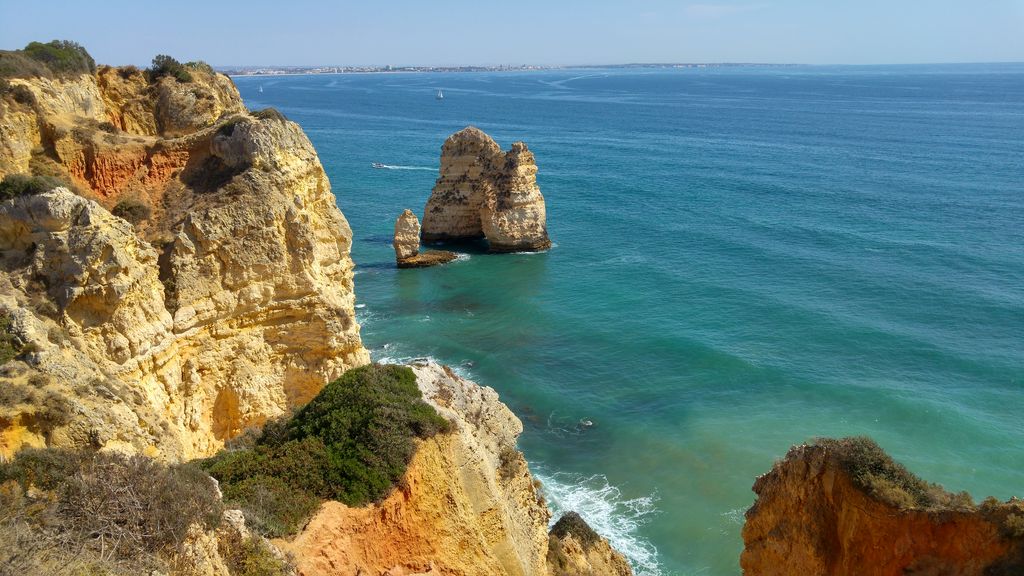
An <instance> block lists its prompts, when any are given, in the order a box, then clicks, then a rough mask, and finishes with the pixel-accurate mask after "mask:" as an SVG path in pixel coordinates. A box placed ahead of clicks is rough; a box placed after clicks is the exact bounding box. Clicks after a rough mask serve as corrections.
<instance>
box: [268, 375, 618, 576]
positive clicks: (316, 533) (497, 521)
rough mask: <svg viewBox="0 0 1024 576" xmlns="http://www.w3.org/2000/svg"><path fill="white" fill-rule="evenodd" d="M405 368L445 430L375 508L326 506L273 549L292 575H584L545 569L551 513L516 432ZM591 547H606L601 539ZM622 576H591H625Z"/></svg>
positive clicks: (422, 448)
mask: <svg viewBox="0 0 1024 576" xmlns="http://www.w3.org/2000/svg"><path fill="white" fill-rule="evenodd" d="M412 369H413V371H414V372H415V373H416V378H417V384H418V385H419V387H420V390H421V391H422V392H423V397H424V399H425V400H426V401H427V402H429V403H430V404H431V405H433V406H434V407H435V408H436V409H437V411H438V413H440V414H441V415H443V416H444V417H445V418H447V419H449V420H450V421H451V422H452V423H453V431H452V432H451V433H449V434H444V435H439V436H436V437H434V438H431V439H429V440H426V441H424V442H422V443H421V444H420V445H419V447H418V449H417V451H416V455H415V456H414V457H413V460H412V463H411V464H410V465H409V467H408V469H407V471H406V474H405V476H404V477H403V479H402V480H401V482H400V483H399V486H398V488H397V489H396V490H395V491H394V492H393V493H392V494H391V495H390V496H389V497H388V498H386V499H385V500H384V501H382V502H380V503H377V504H373V505H370V506H367V507H364V508H349V507H347V506H345V505H344V504H340V503H337V502H328V503H326V504H325V505H324V506H323V507H322V508H321V510H320V512H319V513H318V514H317V515H316V516H315V517H314V518H313V519H312V520H311V521H310V522H309V524H308V525H307V526H306V528H305V529H304V530H303V531H302V532H301V533H299V534H298V535H297V536H296V537H295V538H294V539H291V540H289V541H284V540H282V541H276V542H275V543H276V544H277V545H278V546H279V547H280V548H282V549H284V550H286V551H290V552H292V553H294V554H295V557H296V558H297V559H298V567H299V573H300V574H302V575H303V576H319V575H325V576H326V575H328V574H392V575H399V574H430V575H438V576H441V575H444V576H455V575H470V574H472V575H474V576H545V575H548V574H552V575H555V574H558V575H562V574H573V575H576V574H578V575H579V576H584V575H585V574H590V573H591V572H586V571H572V570H569V571H552V569H551V568H550V566H549V563H548V530H547V527H548V520H549V519H550V512H549V511H548V509H547V506H546V505H545V503H544V499H543V496H542V495H541V493H540V491H539V488H540V487H539V484H538V483H537V482H536V481H534V479H533V477H532V476H531V475H530V471H529V469H528V468H527V465H526V461H525V460H524V459H523V456H522V454H521V453H520V452H519V451H518V450H516V449H515V442H516V438H517V437H518V435H519V434H520V433H521V432H522V423H521V422H520V421H519V419H517V418H516V417H515V416H514V415H513V414H512V412H511V411H509V409H508V408H507V407H506V406H505V405H504V404H502V403H501V402H500V401H499V400H498V395H497V394H496V393H495V392H494V390H492V389H490V388H485V387H480V386H478V385H476V384H474V383H472V382H470V381H468V380H465V379H463V378H460V377H459V376H457V375H456V374H454V373H453V372H452V371H451V370H450V369H449V368H447V367H445V366H440V365H438V364H435V363H433V362H422V363H418V364H416V365H414V366H412ZM595 545H596V546H598V547H599V546H604V547H605V548H607V542H604V541H603V540H600V541H599V543H596V544H595ZM596 549H597V548H593V549H588V550H584V549H583V548H582V547H575V548H574V547H573V545H571V544H570V545H567V546H566V547H565V551H566V553H567V554H568V556H567V557H568V558H570V559H569V560H567V564H569V565H570V566H592V565H593V564H591V562H598V560H597V557H596V556H594V557H591V556H588V551H589V550H596ZM589 553H590V554H591V555H593V552H589ZM598 555H600V553H598ZM618 558H620V559H621V556H618ZM617 566H618V565H617ZM619 567H620V568H621V566H619ZM625 570H626V571H614V572H600V571H599V572H596V573H600V574H606V575H614V574H623V575H628V574H631V572H629V571H628V566H627V567H625Z"/></svg>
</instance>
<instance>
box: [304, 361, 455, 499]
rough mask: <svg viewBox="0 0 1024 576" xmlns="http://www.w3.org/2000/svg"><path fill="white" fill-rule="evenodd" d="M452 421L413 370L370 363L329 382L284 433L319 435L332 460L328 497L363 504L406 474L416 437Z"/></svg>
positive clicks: (379, 494)
mask: <svg viewBox="0 0 1024 576" xmlns="http://www.w3.org/2000/svg"><path fill="white" fill-rule="evenodd" d="M448 426H449V424H448V421H447V420H445V419H444V418H442V417H441V416H439V415H438V414H437V412H435V411H434V409H433V408H432V407H431V406H430V405H429V404H427V403H426V402H424V401H423V399H422V397H421V396H420V391H419V388H417V387H416V375H415V374H414V373H413V371H412V370H411V369H409V368H407V367H404V366H394V365H380V364H372V365H369V366H363V367H362V368H356V369H353V370H349V371H348V372H346V373H345V374H344V375H342V377H341V378H339V379H338V380H335V381H334V382H331V383H330V384H328V385H327V386H325V387H324V389H323V390H321V391H320V394H318V395H317V396H316V398H313V400H312V401H311V402H310V403H309V404H307V405H306V406H305V407H303V408H302V409H301V410H299V412H298V413H297V414H296V415H295V417H294V418H292V419H291V421H290V422H289V423H288V426H287V432H286V436H287V437H288V438H289V439H292V440H301V439H303V438H306V437H310V436H313V437H316V438H319V439H321V440H322V441H323V443H324V445H325V446H326V448H327V452H328V458H329V462H330V468H329V470H328V472H327V478H326V479H325V480H326V481H327V484H328V486H329V487H330V488H329V490H328V491H327V493H326V494H325V496H327V497H329V498H333V499H335V500H340V501H341V502H344V503H345V504H348V505H350V506H361V505H363V504H366V503H368V502H371V501H374V500H378V499H380V498H382V497H384V496H385V495H386V494H387V492H388V491H389V489H390V488H391V486H392V484H394V482H396V481H397V480H398V479H399V478H401V476H402V474H404V473H405V467H406V465H408V463H409V460H411V459H412V455H413V452H414V450H415V444H414V442H413V439H414V438H428V437H430V436H433V435H434V434H437V433H439V432H446V431H448Z"/></svg>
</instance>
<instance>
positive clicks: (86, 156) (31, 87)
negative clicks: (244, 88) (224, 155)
mask: <svg viewBox="0 0 1024 576" xmlns="http://www.w3.org/2000/svg"><path fill="white" fill-rule="evenodd" d="M192 76H193V81H192V82H179V81H177V80H175V79H174V78H172V77H164V78H160V79H158V80H156V81H154V82H150V81H149V80H148V79H147V77H146V76H145V74H144V73H142V72H141V71H139V70H138V69H135V68H134V67H126V68H113V67H110V66H103V67H100V68H99V69H98V70H97V72H96V74H94V75H93V74H83V75H81V76H78V77H74V78H31V79H24V78H15V79H11V80H10V84H11V86H12V90H11V91H9V93H8V94H7V95H5V96H4V97H3V98H0V118H3V122H0V177H3V176H4V175H6V174H10V173H28V172H37V173H38V172H40V171H43V172H45V173H47V174H49V175H57V176H60V177H64V178H66V179H68V180H69V181H71V182H73V183H74V184H75V185H76V186H78V187H80V188H81V189H82V190H83V191H85V192H88V193H90V194H91V195H94V196H95V198H96V199H97V200H98V201H99V202H100V203H101V204H103V205H104V206H105V207H107V208H111V207H113V206H114V205H115V204H116V203H117V202H118V201H119V200H121V199H122V198H123V197H130V198H143V199H145V200H146V201H147V202H150V203H152V204H154V205H156V204H159V203H160V202H161V200H162V193H163V191H164V189H165V188H166V187H167V186H168V184H169V183H170V181H171V179H172V178H173V177H175V176H176V175H178V174H179V173H181V172H183V171H184V170H185V169H186V167H188V166H187V165H188V160H189V157H190V152H191V148H192V146H193V144H195V142H192V141H190V139H189V138H188V137H190V136H192V135H194V134H196V133H197V132H201V131H203V130H204V129H205V128H209V127H212V126H213V125H214V124H217V123H218V122H219V121H221V120H222V119H224V118H225V117H226V116H229V115H231V114H242V113H244V112H245V106H244V105H243V104H242V99H241V97H240V96H239V94H238V90H237V89H236V88H235V86H234V84H233V83H232V82H231V80H230V79H229V78H228V77H226V76H224V75H222V74H215V73H210V72H208V71H204V70H201V69H196V70H193V71H192Z"/></svg>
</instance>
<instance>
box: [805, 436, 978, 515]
mask: <svg viewBox="0 0 1024 576" xmlns="http://www.w3.org/2000/svg"><path fill="white" fill-rule="evenodd" d="M814 443H815V444H816V445H817V446H821V447H824V448H826V449H827V450H829V451H830V452H831V453H832V454H834V455H835V456H836V457H837V458H838V459H839V463H840V465H841V466H842V467H843V468H844V469H845V470H846V471H847V472H849V473H850V476H851V477H852V478H853V481H854V483H855V484H856V485H857V486H859V487H860V488H862V489H864V490H865V491H867V492H868V493H869V494H871V495H872V496H874V497H875V498H878V499H879V500H882V501H884V502H888V503H889V504H892V505H894V506H897V507H899V508H925V509H927V508H938V507H943V508H972V507H973V505H974V504H973V501H972V500H971V496H970V494H968V493H967V492H960V493H958V494H951V493H949V492H947V491H946V490H944V489H943V488H942V486H940V485H938V484H932V483H929V482H926V481H924V480H922V479H921V478H918V477H917V476H916V475H914V474H913V473H912V472H910V471H909V470H907V468H906V467H905V466H903V465H902V464H900V463H899V462H896V461H895V460H893V459H892V457H891V456H889V455H888V454H886V452H885V450H883V449H882V448H881V446H879V445H878V444H877V443H876V442H875V441H874V440H872V439H871V438H868V437H867V436H854V437H850V438H842V439H838V440H837V439H833V438H819V439H817V440H816V441H815V442H814Z"/></svg>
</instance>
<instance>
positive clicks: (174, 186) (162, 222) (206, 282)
mask: <svg viewBox="0 0 1024 576" xmlns="http://www.w3.org/2000/svg"><path fill="white" fill-rule="evenodd" d="M194 77H195V79H194V81H193V82H189V83H182V82H178V81H177V80H175V79H173V78H171V77H164V78H161V79H159V80H157V81H156V82H148V81H146V80H145V79H144V78H142V77H141V75H140V74H139V73H138V72H137V71H133V70H131V69H127V70H117V69H111V68H101V69H100V70H99V71H98V72H97V74H96V75H89V74H83V75H81V76H80V77H78V78H74V79H63V80H62V79H47V78H32V79H16V80H11V83H12V84H16V85H18V86H22V87H23V89H22V90H20V91H18V92H15V93H8V94H7V95H5V96H4V98H3V99H2V105H3V107H4V108H3V122H2V123H0V124H2V126H3V130H5V132H4V133H3V134H0V137H2V142H3V146H2V147H0V170H3V171H5V172H29V171H31V172H36V173H39V168H40V166H42V167H45V168H47V170H52V171H57V172H59V173H61V172H62V173H63V174H64V175H65V176H67V177H69V178H70V179H71V181H73V182H74V183H75V184H77V185H78V186H79V187H80V190H79V192H80V193H81V194H82V195H84V196H87V197H88V198H85V197H82V196H79V195H75V194H72V193H71V192H70V191H68V190H65V189H58V190H55V191H52V192H49V193H46V194H41V195H37V196H28V197H21V198H15V199H13V200H8V201H6V202H4V203H2V204H0V251H2V252H3V256H4V258H3V267H2V271H3V272H2V274H0V313H2V314H3V315H5V316H7V317H10V318H11V319H12V321H11V327H12V328H11V329H12V330H13V331H14V332H16V335H17V338H18V339H20V340H21V341H22V342H24V343H25V345H26V349H27V350H30V351H31V352H30V353H27V354H23V359H24V360H25V361H26V363H16V366H13V367H12V368H11V369H9V370H7V371H6V372H5V373H4V374H3V375H0V376H6V377H7V379H8V380H9V382H10V383H11V385H12V386H13V385H18V386H27V384H26V383H27V382H29V381H30V380H31V381H33V382H35V383H36V384H35V385H34V387H35V388H44V389H45V391H46V394H48V396H47V397H53V398H60V399H61V400H60V403H61V406H62V410H61V412H67V414H65V415H64V416H65V417H63V418H42V417H41V416H40V415H41V411H40V408H39V406H38V405H33V403H32V402H28V401H26V402H25V403H24V405H15V406H5V407H4V411H3V414H0V439H2V440H0V442H2V443H0V451H2V452H3V453H4V454H9V453H10V452H11V451H13V450H15V449H16V448H17V447H18V446H19V445H20V444H22V443H30V444H49V445H56V446H83V445H89V446H94V447H98V448H118V449H123V450H130V451H140V452H146V453H150V454H158V455H161V456H163V457H166V458H170V459H179V458H188V457H194V456H199V455H206V454H209V453H211V452H213V451H215V450H216V449H218V448H219V447H220V446H221V445H222V444H223V441H224V440H226V439H228V438H231V437H232V436H234V435H237V434H238V433H239V432H241V431H242V430H243V429H244V428H246V427H249V426H255V425H259V424H261V423H262V422H264V421H265V420H266V419H267V418H269V417H272V416H276V415H278V414H281V413H283V412H284V411H286V410H288V409H289V408H290V407H293V406H296V405H299V404H302V403H304V402H306V401H307V400H308V399H309V398H311V397H312V396H313V395H314V394H316V392H317V391H318V390H319V389H320V388H321V387H322V386H323V385H324V384H325V383H326V382H327V381H329V380H331V379H333V378H336V377H337V376H339V375H340V374H341V373H342V372H343V371H344V370H345V369H347V368H349V367H352V366H357V365H361V364H364V363H366V362H367V361H368V354H367V352H366V350H365V349H364V348H363V347H362V344H361V342H360V339H359V327H358V325H357V324H356V322H355V315H354V290H353V285H352V267H353V264H352V261H351V259H350V257H349V251H350V248H351V236H352V235H351V231H350V229H349V227H348V223H347V222H346V221H345V218H344V216H343V215H342V214H341V212H340V211H339V210H338V208H337V206H336V201H335V198H334V196H333V195H332V194H331V190H330V184H329V182H328V180H327V177H326V175H325V174H324V171H323V168H322V167H321V165H320V162H319V160H318V158H317V155H316V152H315V151H314V150H313V147H312V145H311V144H310V142H309V140H308V139H307V138H306V136H305V134H303V133H302V130H301V129H300V128H299V127H298V126H297V125H296V124H294V123H292V122H289V121H287V120H285V119H284V118H283V117H282V116H280V115H279V114H277V113H274V112H272V111H271V112H270V113H257V114H255V115H251V114H248V113H247V112H245V111H244V110H245V109H244V106H243V105H242V103H241V100H240V98H239V96H238V93H237V90H235V88H234V86H233V84H232V83H231V81H230V80H229V79H228V78H227V77H225V76H223V75H218V74H207V73H202V72H197V73H196V74H195V75H194ZM26 93H28V94H31V97H27V96H25V95H26ZM19 94H20V96H19ZM19 98H20V100H22V101H18V99H19ZM103 123H107V124H103ZM101 124H103V125H102V126H101ZM110 124H112V125H113V126H114V127H115V128H114V130H113V132H111V131H110V126H109V125H110ZM118 127H119V128H118ZM119 129H120V130H123V132H121V131H119ZM26 150H27V151H28V153H27V155H26V154H25V153H24V151H26ZM0 175H2V174H0ZM89 198H91V199H89ZM122 199H131V200H132V201H134V202H136V203H141V204H143V205H145V206H146V208H147V211H148V215H145V216H144V217H143V218H142V221H140V222H137V225H136V226H134V227H133V226H132V225H131V224H129V223H128V222H126V221H125V220H123V219H121V218H118V217H116V216H113V215H112V214H111V213H110V212H109V211H108V208H112V207H114V206H115V205H116V204H117V203H118V202H119V201H120V200H122ZM115 212H116V210H115ZM37 404H38V403H37Z"/></svg>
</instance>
